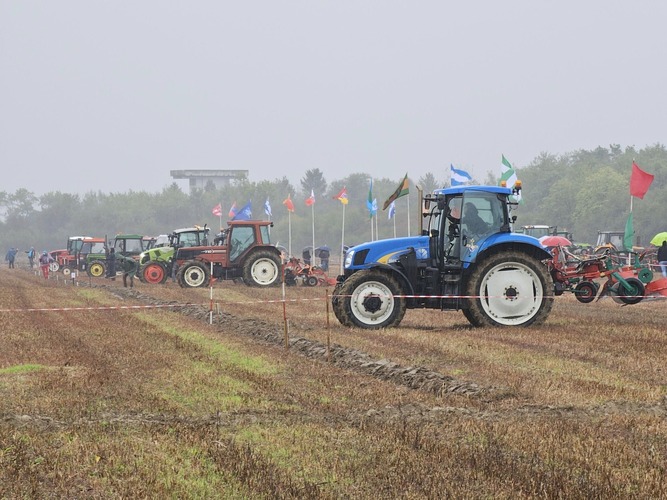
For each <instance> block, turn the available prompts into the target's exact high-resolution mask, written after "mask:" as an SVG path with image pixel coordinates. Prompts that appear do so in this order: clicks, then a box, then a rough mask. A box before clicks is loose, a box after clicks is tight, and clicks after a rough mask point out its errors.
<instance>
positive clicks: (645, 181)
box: [630, 161, 655, 199]
mask: <svg viewBox="0 0 667 500" xmlns="http://www.w3.org/2000/svg"><path fill="white" fill-rule="evenodd" d="M654 177H655V176H654V175H651V174H649V173H648V172H644V171H643V170H642V169H641V168H639V167H638V166H637V164H636V163H635V162H634V161H633V162H632V175H631V176H630V196H636V197H637V198H641V199H644V195H645V194H646V191H648V188H649V186H650V185H651V182H653V178H654Z"/></svg>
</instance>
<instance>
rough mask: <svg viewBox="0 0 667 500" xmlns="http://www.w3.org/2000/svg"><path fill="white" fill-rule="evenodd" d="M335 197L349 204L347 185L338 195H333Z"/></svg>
mask: <svg viewBox="0 0 667 500" xmlns="http://www.w3.org/2000/svg"><path fill="white" fill-rule="evenodd" d="M333 199H334V200H338V201H340V202H341V203H342V204H343V205H347V202H348V199H347V189H346V188H345V186H343V189H341V190H340V192H339V193H338V194H337V195H336V196H333Z"/></svg>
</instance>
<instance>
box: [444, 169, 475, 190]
mask: <svg viewBox="0 0 667 500" xmlns="http://www.w3.org/2000/svg"><path fill="white" fill-rule="evenodd" d="M449 168H450V175H451V185H452V187H455V186H464V185H466V184H468V183H469V182H470V181H472V176H471V175H470V174H469V173H468V172H466V171H465V170H461V169H460V168H454V165H452V164H451V163H450V165H449Z"/></svg>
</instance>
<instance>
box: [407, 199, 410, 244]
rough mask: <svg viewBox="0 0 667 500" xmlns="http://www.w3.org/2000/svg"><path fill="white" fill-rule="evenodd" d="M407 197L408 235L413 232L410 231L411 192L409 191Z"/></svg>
mask: <svg viewBox="0 0 667 500" xmlns="http://www.w3.org/2000/svg"><path fill="white" fill-rule="evenodd" d="M407 199H408V236H410V234H411V232H410V193H408V196H407Z"/></svg>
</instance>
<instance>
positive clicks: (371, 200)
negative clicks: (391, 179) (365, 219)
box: [366, 179, 375, 218]
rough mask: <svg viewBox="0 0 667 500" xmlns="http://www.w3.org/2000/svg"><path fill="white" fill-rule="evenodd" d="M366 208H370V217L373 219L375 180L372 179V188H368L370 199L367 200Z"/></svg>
mask: <svg viewBox="0 0 667 500" xmlns="http://www.w3.org/2000/svg"><path fill="white" fill-rule="evenodd" d="M366 208H368V215H369V217H370V218H373V215H375V212H373V179H371V186H370V187H369V188H368V198H367V199H366Z"/></svg>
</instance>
